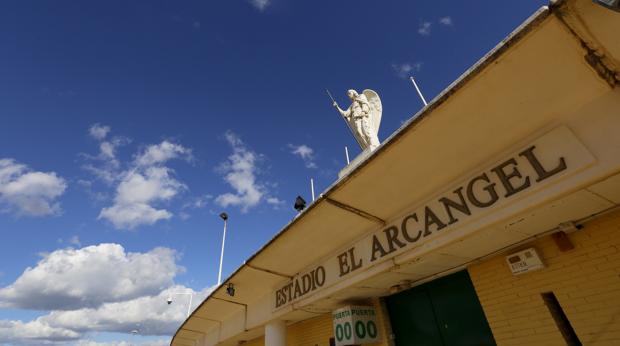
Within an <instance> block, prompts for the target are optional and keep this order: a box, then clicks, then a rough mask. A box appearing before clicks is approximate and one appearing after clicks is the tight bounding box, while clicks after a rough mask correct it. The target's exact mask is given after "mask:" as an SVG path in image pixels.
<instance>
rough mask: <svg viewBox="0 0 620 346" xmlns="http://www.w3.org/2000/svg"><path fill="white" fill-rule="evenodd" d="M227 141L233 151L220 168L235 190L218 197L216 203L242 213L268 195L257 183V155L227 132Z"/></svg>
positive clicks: (236, 137) (263, 187) (235, 136)
mask: <svg viewBox="0 0 620 346" xmlns="http://www.w3.org/2000/svg"><path fill="white" fill-rule="evenodd" d="M225 138H226V140H227V141H228V143H229V144H230V146H231V147H232V149H233V153H232V154H231V155H230V156H228V160H227V161H226V162H225V163H223V164H222V165H221V167H220V171H222V172H223V173H224V180H226V182H227V183H228V184H229V185H230V186H231V187H232V188H233V189H234V190H235V193H225V194H222V195H219V196H217V197H216V199H215V202H216V203H217V204H219V205H220V206H222V207H228V206H236V207H240V208H241V211H242V212H247V211H248V209H250V208H252V207H254V206H256V205H257V204H258V203H259V202H260V201H261V199H262V198H263V196H264V195H265V193H266V188H265V186H263V185H261V184H259V183H258V182H257V181H256V170H257V169H256V161H257V159H258V157H257V155H256V154H255V153H254V152H253V151H251V150H249V149H248V148H247V147H246V146H245V144H244V143H243V142H242V141H241V139H240V138H239V137H238V136H237V135H235V134H234V133H232V132H227V133H226V135H225Z"/></svg>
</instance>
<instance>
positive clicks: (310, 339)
mask: <svg viewBox="0 0 620 346" xmlns="http://www.w3.org/2000/svg"><path fill="white" fill-rule="evenodd" d="M372 305H373V306H374V307H375V309H376V311H377V324H378V325H379V326H380V327H379V328H380V333H381V336H382V338H381V340H382V342H380V343H376V344H367V346H388V342H387V337H386V335H389V334H390V332H389V331H388V330H387V329H386V327H387V326H386V320H385V315H384V314H385V312H384V311H383V310H382V309H381V305H380V303H379V299H378V298H375V299H373V301H372ZM333 337H334V327H333V322H332V316H331V313H326V314H323V315H320V316H317V317H315V318H311V319H308V320H305V321H301V322H297V323H294V324H291V325H289V326H288V327H287V329H286V345H287V346H329V339H330V338H333ZM264 345H265V339H264V337H263V336H261V337H259V338H256V339H254V340H251V341H249V342H247V343H245V344H244V346H264Z"/></svg>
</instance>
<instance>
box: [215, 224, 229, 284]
mask: <svg viewBox="0 0 620 346" xmlns="http://www.w3.org/2000/svg"><path fill="white" fill-rule="evenodd" d="M222 215H224V216H222ZM220 217H221V218H222V220H224V235H223V236H222V252H221V253H220V270H219V272H218V274H217V285H218V286H219V285H220V284H221V283H222V262H223V261H224V243H226V223H227V221H228V215H226V213H222V214H220Z"/></svg>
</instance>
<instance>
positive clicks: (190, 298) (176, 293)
mask: <svg viewBox="0 0 620 346" xmlns="http://www.w3.org/2000/svg"><path fill="white" fill-rule="evenodd" d="M173 295H174V296H181V295H188V296H189V305H188V306H187V317H189V313H190V312H192V299H193V298H194V293H193V292H192V291H191V290H190V291H189V292H175V293H170V295H169V297H172V296H173ZM169 299H172V298H169ZM168 304H170V301H169V302H168Z"/></svg>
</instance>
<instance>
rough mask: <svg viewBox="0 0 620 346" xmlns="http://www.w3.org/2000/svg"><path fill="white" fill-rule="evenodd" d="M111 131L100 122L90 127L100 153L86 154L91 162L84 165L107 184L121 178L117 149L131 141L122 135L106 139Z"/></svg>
mask: <svg viewBox="0 0 620 346" xmlns="http://www.w3.org/2000/svg"><path fill="white" fill-rule="evenodd" d="M110 131H111V129H110V127H109V126H104V125H100V124H94V125H93V126H91V127H90V129H89V133H90V136H91V137H92V138H94V139H96V140H97V141H98V142H99V154H98V155H97V156H90V155H84V156H85V157H86V158H87V159H88V160H89V161H91V162H89V163H86V164H84V165H83V166H82V168H84V169H85V170H87V171H89V172H90V173H92V174H94V175H95V176H96V177H97V178H98V179H100V180H102V181H103V182H105V183H107V184H113V183H114V182H116V181H117V180H118V179H119V177H120V175H121V170H120V162H119V160H118V158H117V155H116V154H117V150H118V148H119V147H121V146H123V145H126V144H128V143H129V142H130V140H129V139H128V138H125V137H120V136H115V137H113V138H110V139H106V138H107V137H108V134H109V133H110Z"/></svg>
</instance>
